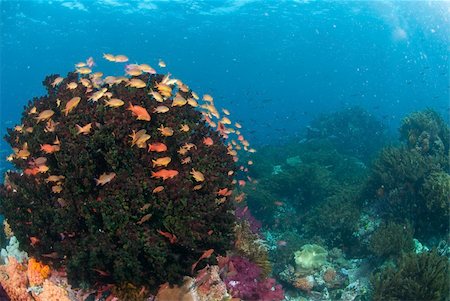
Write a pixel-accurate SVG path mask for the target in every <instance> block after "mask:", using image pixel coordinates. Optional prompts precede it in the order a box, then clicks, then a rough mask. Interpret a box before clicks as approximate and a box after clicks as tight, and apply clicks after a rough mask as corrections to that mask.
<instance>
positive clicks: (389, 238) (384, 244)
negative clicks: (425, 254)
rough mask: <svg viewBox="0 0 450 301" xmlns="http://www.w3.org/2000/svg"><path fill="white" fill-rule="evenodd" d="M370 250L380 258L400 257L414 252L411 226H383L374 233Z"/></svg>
mask: <svg viewBox="0 0 450 301" xmlns="http://www.w3.org/2000/svg"><path fill="white" fill-rule="evenodd" d="M369 249H370V251H371V252H372V253H373V254H375V255H376V256H378V257H388V256H394V257H398V256H400V255H401V254H402V253H403V252H410V251H412V250H414V241H413V231H412V229H411V227H410V226H409V225H402V224H396V223H393V222H389V223H386V224H383V225H381V226H380V227H379V228H378V229H377V230H376V231H375V232H374V233H373V235H372V237H371V239H370V244H369Z"/></svg>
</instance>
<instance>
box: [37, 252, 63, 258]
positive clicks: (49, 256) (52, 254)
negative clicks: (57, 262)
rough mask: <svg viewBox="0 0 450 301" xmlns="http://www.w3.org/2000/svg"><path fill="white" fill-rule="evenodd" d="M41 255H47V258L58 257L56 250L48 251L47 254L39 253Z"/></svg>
mask: <svg viewBox="0 0 450 301" xmlns="http://www.w3.org/2000/svg"><path fill="white" fill-rule="evenodd" d="M41 256H43V257H47V258H52V259H57V258H59V256H58V253H57V252H51V253H48V254H41Z"/></svg>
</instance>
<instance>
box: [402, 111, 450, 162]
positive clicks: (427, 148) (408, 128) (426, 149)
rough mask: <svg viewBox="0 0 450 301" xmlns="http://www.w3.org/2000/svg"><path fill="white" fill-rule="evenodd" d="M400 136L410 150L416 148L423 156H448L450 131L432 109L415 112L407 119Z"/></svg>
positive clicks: (403, 123)
mask: <svg viewBox="0 0 450 301" xmlns="http://www.w3.org/2000/svg"><path fill="white" fill-rule="evenodd" d="M400 136H401V139H402V140H403V141H405V142H406V144H407V145H408V147H409V148H410V149H413V148H414V149H416V150H418V151H420V152H421V153H422V154H429V155H440V156H442V155H444V156H445V155H446V154H447V155H448V152H449V143H450V129H449V127H448V126H447V125H446V124H445V122H444V120H443V119H442V117H441V116H440V115H439V114H438V113H437V112H436V111H434V110H432V109H427V110H424V111H419V112H414V113H412V114H411V115H409V116H407V117H405V118H404V119H403V121H402V125H401V127H400ZM447 164H448V163H447Z"/></svg>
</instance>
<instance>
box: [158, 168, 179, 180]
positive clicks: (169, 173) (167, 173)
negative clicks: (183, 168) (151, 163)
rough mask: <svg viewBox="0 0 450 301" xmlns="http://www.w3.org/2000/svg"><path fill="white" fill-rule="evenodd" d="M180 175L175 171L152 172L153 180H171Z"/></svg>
mask: <svg viewBox="0 0 450 301" xmlns="http://www.w3.org/2000/svg"><path fill="white" fill-rule="evenodd" d="M176 175H178V170H174V169H161V170H158V171H156V172H154V171H152V178H160V179H163V180H167V179H171V178H173V177H175V176H176Z"/></svg>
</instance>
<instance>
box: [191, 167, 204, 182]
mask: <svg viewBox="0 0 450 301" xmlns="http://www.w3.org/2000/svg"><path fill="white" fill-rule="evenodd" d="M190 174H191V175H192V177H193V178H194V180H195V181H197V182H203V181H205V176H204V175H203V173H201V172H200V171H198V170H195V169H193V168H192V170H191V172H190Z"/></svg>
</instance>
